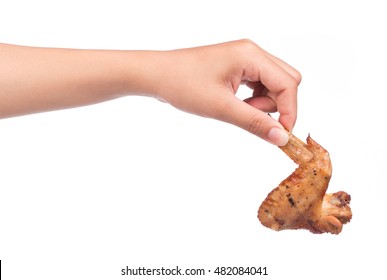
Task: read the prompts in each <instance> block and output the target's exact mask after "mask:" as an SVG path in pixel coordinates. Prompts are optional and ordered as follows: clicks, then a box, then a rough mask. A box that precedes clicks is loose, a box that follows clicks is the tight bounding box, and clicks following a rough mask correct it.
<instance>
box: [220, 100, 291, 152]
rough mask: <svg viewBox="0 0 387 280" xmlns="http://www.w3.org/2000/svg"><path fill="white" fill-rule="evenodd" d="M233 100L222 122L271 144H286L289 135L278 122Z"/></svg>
mask: <svg viewBox="0 0 387 280" xmlns="http://www.w3.org/2000/svg"><path fill="white" fill-rule="evenodd" d="M234 100H235V102H233V104H232V106H230V107H231V109H230V110H229V111H228V112H227V115H226V116H224V119H223V120H224V121H226V122H229V123H232V124H235V125H237V126H239V127H241V128H243V129H245V130H247V131H249V132H250V133H252V134H255V135H257V136H258V137H260V138H262V139H264V140H266V141H268V142H269V143H271V144H274V145H277V146H285V145H286V144H287V143H288V141H289V133H288V132H287V131H286V130H285V129H284V127H283V126H282V125H281V124H280V123H279V122H277V121H276V120H275V119H273V118H272V117H270V116H269V115H267V114H266V113H264V112H262V111H260V110H258V109H257V108H255V107H253V106H251V105H249V104H247V103H246V102H243V101H241V100H239V99H238V98H235V99H234Z"/></svg>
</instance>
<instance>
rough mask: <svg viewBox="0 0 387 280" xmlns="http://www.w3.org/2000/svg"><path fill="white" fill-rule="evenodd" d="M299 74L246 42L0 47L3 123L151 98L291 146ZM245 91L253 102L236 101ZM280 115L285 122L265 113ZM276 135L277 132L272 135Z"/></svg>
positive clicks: (0, 93) (0, 100)
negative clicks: (152, 47) (136, 47)
mask: <svg viewBox="0 0 387 280" xmlns="http://www.w3.org/2000/svg"><path fill="white" fill-rule="evenodd" d="M300 80H301V76H300V74H299V73H298V72H297V71H296V70H295V69H293V68H292V67H291V66H289V65H287V64H286V63H284V62H283V61H281V60H279V59H278V58H275V57H273V56H272V55H270V54H268V53H267V52H265V51H264V50H262V49H261V48H259V47H258V46H257V45H255V44H254V43H252V42H250V41H247V40H242V41H235V42H229V43H223V44H218V45H211V46H204V47H198V48H190V49H181V50H173V51H106V50H75V49H54V48H34V47H22V46H14V45H6V44H0V118H5V117H11V116H17V115H23V114H29V113H35V112H43V111H50V110H57V109H63V108H71V107H77V106H82V105H88V104H93V103H97V102H102V101H106V100H110V99H114V98H118V97H122V96H126V95H130V94H135V95H148V96H152V97H155V98H158V99H160V100H163V101H165V102H168V103H170V104H172V105H173V106H175V107H177V108H179V109H181V110H184V111H187V112H190V113H194V114H197V115H201V116H205V117H210V118H215V119H218V120H221V121H225V122H229V123H232V124H235V125H237V126H239V127H241V128H244V129H246V130H248V131H249V132H251V133H254V134H256V135H257V136H259V137H261V138H263V139H265V140H267V141H269V142H271V143H273V144H276V145H285V144H286V142H287V141H288V136H287V134H286V133H285V131H284V129H283V128H285V129H287V130H291V129H292V128H293V126H294V123H295V121H296V111H297V109H296V105H297V102H296V93H297V87H298V84H299V83H300ZM241 84H247V86H249V87H251V88H252V89H253V96H252V97H251V98H249V99H248V100H245V101H246V102H243V101H241V100H239V99H238V98H236V97H235V93H236V92H237V89H238V87H239V85H241ZM276 111H278V112H280V118H279V122H277V121H275V120H274V119H272V118H271V117H269V116H268V115H267V114H266V113H265V112H276ZM273 128H274V129H273Z"/></svg>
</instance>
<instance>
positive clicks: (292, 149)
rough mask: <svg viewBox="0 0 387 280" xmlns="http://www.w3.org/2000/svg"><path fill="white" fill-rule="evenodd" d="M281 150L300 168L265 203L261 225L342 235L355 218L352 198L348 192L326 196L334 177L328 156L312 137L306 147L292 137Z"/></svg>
mask: <svg viewBox="0 0 387 280" xmlns="http://www.w3.org/2000/svg"><path fill="white" fill-rule="evenodd" d="M280 148H281V149H282V150H283V151H284V152H285V153H286V154H287V155H288V156H289V157H290V158H291V159H292V160H293V161H294V162H295V163H296V164H298V165H299V167H298V168H297V169H296V170H295V171H294V172H293V173H292V174H291V175H290V176H289V177H288V178H286V179H285V180H284V181H282V182H281V183H280V185H279V186H278V187H277V188H275V189H274V190H273V191H271V192H270V193H269V194H268V196H267V198H266V199H265V200H264V201H263V202H262V204H261V206H260V207H259V210H258V218H259V220H260V221H261V223H262V224H263V225H264V226H266V227H269V228H271V229H274V230H284V229H308V230H309V231H311V232H313V233H324V232H330V233H333V234H338V233H340V232H341V230H342V227H343V224H345V223H347V222H349V221H350V220H351V218H352V211H351V208H350V207H349V202H350V200H351V197H350V196H349V195H348V194H347V193H345V192H337V193H334V194H325V192H326V190H327V188H328V184H329V180H330V178H331V174H332V166H331V161H330V158H329V154H328V152H327V151H326V150H325V149H324V148H323V147H321V146H320V145H319V144H318V143H317V142H315V141H314V140H313V139H312V138H311V137H310V136H308V138H307V144H305V143H304V142H302V141H301V140H300V139H298V138H297V137H295V136H294V135H290V139H289V143H288V144H287V145H286V146H284V147H280Z"/></svg>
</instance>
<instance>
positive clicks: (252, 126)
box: [247, 114, 263, 136]
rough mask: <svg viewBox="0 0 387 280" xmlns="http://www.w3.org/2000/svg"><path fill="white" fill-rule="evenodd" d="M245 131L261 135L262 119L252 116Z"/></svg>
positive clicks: (256, 115)
mask: <svg viewBox="0 0 387 280" xmlns="http://www.w3.org/2000/svg"><path fill="white" fill-rule="evenodd" d="M247 131H249V132H250V133H252V134H255V135H258V136H260V135H262V133H263V119H262V118H260V117H259V116H258V114H255V115H253V116H252V117H251V118H250V119H249V121H248V123H247Z"/></svg>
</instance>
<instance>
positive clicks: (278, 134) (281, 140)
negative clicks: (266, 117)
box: [267, 127, 289, 146]
mask: <svg viewBox="0 0 387 280" xmlns="http://www.w3.org/2000/svg"><path fill="white" fill-rule="evenodd" d="M267 139H268V140H269V141H270V142H271V143H273V144H274V145H277V146H285V145H286V144H287V143H288V141H289V134H288V133H287V132H286V131H285V130H283V129H281V128H278V127H273V128H272V129H270V130H269V133H268V134H267Z"/></svg>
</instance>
